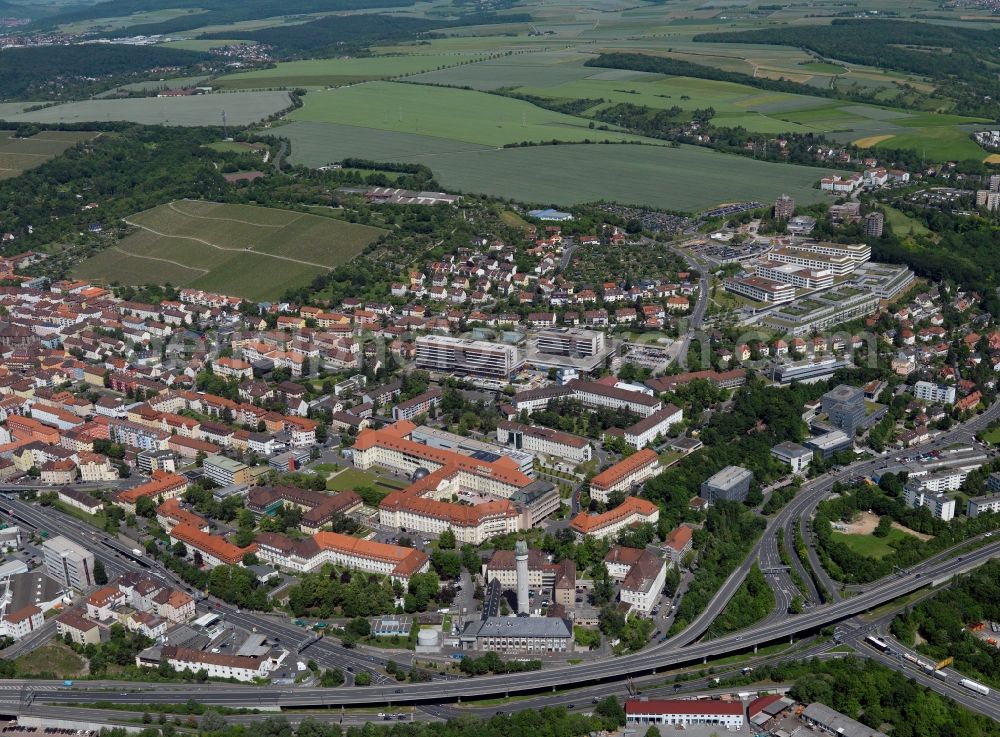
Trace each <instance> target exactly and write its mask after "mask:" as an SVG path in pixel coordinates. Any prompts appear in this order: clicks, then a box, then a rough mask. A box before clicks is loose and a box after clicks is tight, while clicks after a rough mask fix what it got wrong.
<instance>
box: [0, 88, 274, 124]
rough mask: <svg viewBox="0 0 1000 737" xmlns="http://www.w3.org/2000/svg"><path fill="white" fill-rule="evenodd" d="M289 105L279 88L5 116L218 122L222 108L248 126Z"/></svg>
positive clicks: (92, 103)
mask: <svg viewBox="0 0 1000 737" xmlns="http://www.w3.org/2000/svg"><path fill="white" fill-rule="evenodd" d="M290 105H291V99H290V98H289V96H288V93H287V92H282V91H280V90H274V91H270V90H268V91H261V92H242V93H240V94H231V95H191V96H188V97H134V98H129V99H121V100H82V101H79V102H66V103H63V104H61V105H53V106H51V107H45V108H42V109H40V110H31V111H26V112H22V113H16V114H13V115H8V116H7V121H8V122H10V123H88V122H107V121H119V120H124V121H128V122H131V123H139V124H142V125H181V126H185V125H220V124H221V123H222V111H223V110H225V111H226V119H227V120H228V121H229V125H231V126H242V125H251V124H253V123H256V122H258V121H260V120H263V119H264V118H266V117H267V116H269V115H271V114H273V113H277V112H279V111H281V110H284V109H286V108H287V107H289V106H290Z"/></svg>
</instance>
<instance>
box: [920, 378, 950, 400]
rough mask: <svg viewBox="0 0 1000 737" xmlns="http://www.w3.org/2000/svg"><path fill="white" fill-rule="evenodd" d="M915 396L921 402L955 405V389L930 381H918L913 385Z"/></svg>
mask: <svg viewBox="0 0 1000 737" xmlns="http://www.w3.org/2000/svg"><path fill="white" fill-rule="evenodd" d="M913 396H914V397H915V398H917V399H920V400H921V401H924V402H932V403H934V404H954V403H955V387H953V386H948V385H947V384H935V383H933V382H930V381H918V382H917V383H916V384H914V385H913Z"/></svg>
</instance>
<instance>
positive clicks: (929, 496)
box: [904, 481, 955, 522]
mask: <svg viewBox="0 0 1000 737" xmlns="http://www.w3.org/2000/svg"><path fill="white" fill-rule="evenodd" d="M904 491H905V496H904V500H905V501H906V506H908V507H913V508H914V509H916V508H917V507H927V508H928V509H929V510H931V514H933V515H934V516H935V517H936V518H937V519H939V520H942V521H944V522H948V521H950V520H951V519H952V518H954V516H955V497H953V496H947V495H945V494H943V493H941V492H935V491H931V490H930V489H928V488H925V487H924V486H923V485H922V484H920V483H919V482H915V481H911V482H908V483H907V484H906V486H905V489H904Z"/></svg>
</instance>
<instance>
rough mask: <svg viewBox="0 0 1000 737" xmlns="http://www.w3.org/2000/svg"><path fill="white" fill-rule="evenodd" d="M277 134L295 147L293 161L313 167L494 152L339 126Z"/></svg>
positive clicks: (287, 128)
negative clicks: (352, 161) (360, 160)
mask: <svg viewBox="0 0 1000 737" xmlns="http://www.w3.org/2000/svg"><path fill="white" fill-rule="evenodd" d="M277 131H278V133H279V134H280V135H281V136H282V137H283V138H287V139H288V140H289V141H291V143H292V155H291V157H290V159H291V161H292V162H293V163H296V164H303V165H305V166H313V167H319V166H325V165H326V164H330V163H332V162H335V161H340V160H341V159H346V158H349V157H359V158H364V159H370V160H372V161H401V160H402V159H406V158H410V157H412V156H418V155H419V156H426V157H434V156H436V155H439V154H448V153H457V152H461V151H488V150H490V147H488V146H482V145H480V144H477V143H463V142H462V141H450V140H448V139H447V138H432V137H431V136H418V135H414V134H412V133H396V132H394V131H383V130H376V129H374V128H364V127H362V126H356V125H337V124H336V123H291V124H289V125H283V126H281V127H280V128H278V129H277Z"/></svg>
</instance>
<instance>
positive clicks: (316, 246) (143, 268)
mask: <svg viewBox="0 0 1000 737" xmlns="http://www.w3.org/2000/svg"><path fill="white" fill-rule="evenodd" d="M128 222H129V224H131V225H133V226H134V227H135V232H134V233H132V234H131V235H129V236H128V237H126V238H125V239H123V240H122V241H120V242H119V243H117V244H116V245H114V246H112V247H111V248H109V249H107V250H105V251H103V252H101V253H99V254H97V255H96V256H94V257H92V258H90V259H88V260H87V261H85V262H83V263H82V264H80V265H79V266H78V267H77V269H76V273H77V274H78V275H80V276H82V277H85V278H101V279H104V280H106V281H108V282H116V281H117V282H122V283H126V284H144V283H164V282H167V281H169V282H170V283H172V284H175V285H184V286H192V287H197V288H202V289H209V290H216V291H221V292H225V293H227V294H238V295H241V296H244V297H248V298H252V299H268V298H271V299H273V298H275V297H277V296H279V295H280V294H281V293H282V292H284V291H285V290H286V289H288V288H290V287H293V286H297V285H300V284H302V283H303V282H304V281H307V280H309V279H312V278H314V277H315V276H316V275H318V274H321V273H324V272H325V271H328V270H329V269H331V268H333V267H335V266H337V265H339V264H342V263H344V262H345V261H348V260H349V259H351V258H352V257H353V256H356V255H357V254H359V253H361V251H363V250H364V248H365V247H366V246H367V245H368V244H369V243H371V242H372V241H373V240H375V238H377V237H378V236H379V235H380V234H381V233H383V232H384V231H382V230H379V229H378V228H372V227H369V226H366V225H357V224H353V223H346V222H343V221H341V220H334V219H331V218H326V217H322V216H319V215H311V214H307V213H300V212H292V211H289V210H278V209H274V208H267V207H256V206H253V205H228V204H219V203H214V202H201V201H194V200H178V201H176V202H171V203H168V204H166V205H161V206H159V207H155V208H153V209H152V210H146V211H145V212H141V213H138V214H136V215H133V216H131V217H130V218H128ZM263 275H266V277H265V276H263Z"/></svg>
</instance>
